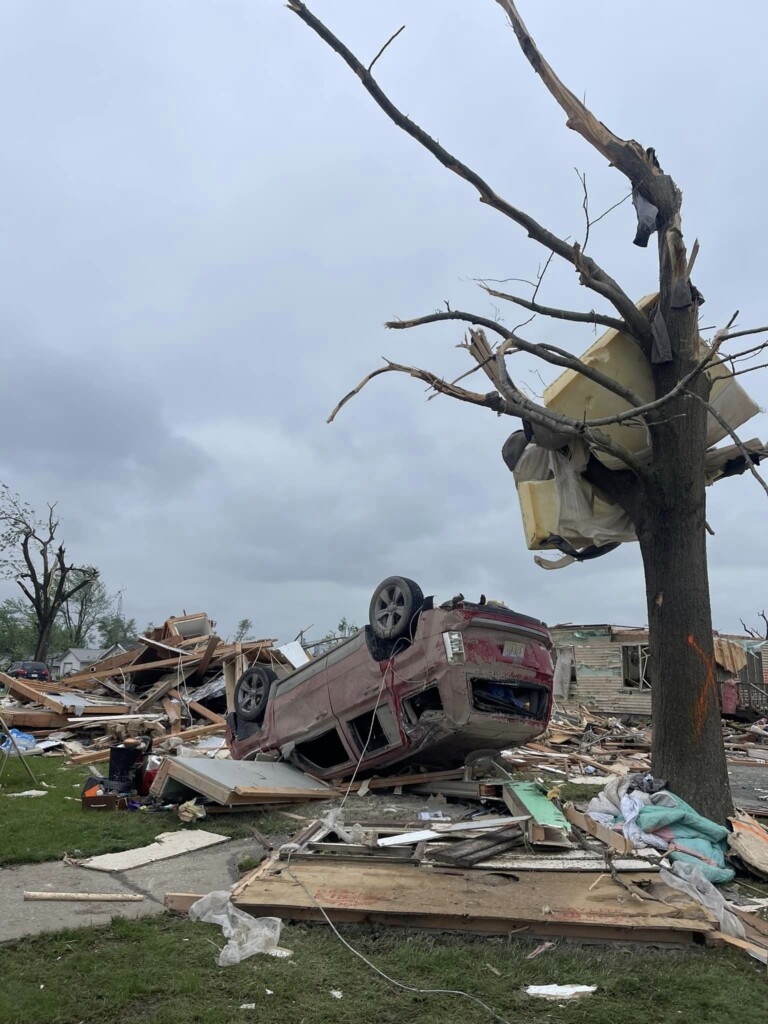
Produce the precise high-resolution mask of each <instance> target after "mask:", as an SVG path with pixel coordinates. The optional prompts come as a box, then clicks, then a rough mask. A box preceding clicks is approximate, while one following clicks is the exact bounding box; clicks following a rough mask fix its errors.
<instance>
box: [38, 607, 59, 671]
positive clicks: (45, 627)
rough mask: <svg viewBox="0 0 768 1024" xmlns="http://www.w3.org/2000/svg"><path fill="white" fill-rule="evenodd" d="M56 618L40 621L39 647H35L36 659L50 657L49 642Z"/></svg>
mask: <svg viewBox="0 0 768 1024" xmlns="http://www.w3.org/2000/svg"><path fill="white" fill-rule="evenodd" d="M54 619H55V616H54V618H53V619H52V618H48V619H45V620H44V621H42V622H39V623H38V627H37V647H36V648H35V657H34V660H35V661H46V659H47V658H48V644H49V643H50V641H51V630H52V629H53V623H54Z"/></svg>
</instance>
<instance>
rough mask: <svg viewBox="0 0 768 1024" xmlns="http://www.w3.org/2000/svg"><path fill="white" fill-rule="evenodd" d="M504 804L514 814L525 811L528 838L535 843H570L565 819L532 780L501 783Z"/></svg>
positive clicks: (566, 844) (564, 844)
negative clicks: (527, 817) (527, 820)
mask: <svg viewBox="0 0 768 1024" xmlns="http://www.w3.org/2000/svg"><path fill="white" fill-rule="evenodd" d="M502 788H503V794H504V803H505V804H506V805H507V807H508V808H509V810H510V812H511V813H512V814H515V815H519V814H527V815H528V816H529V818H530V821H529V822H528V824H527V826H526V830H527V833H528V839H529V841H530V842H531V843H533V844H534V845H536V844H539V843H540V844H542V845H545V846H570V845H571V841H570V840H569V838H568V833H569V832H570V828H569V826H568V821H567V819H566V818H565V816H564V815H563V813H562V811H560V810H559V809H558V808H557V807H555V805H554V804H553V803H552V802H551V800H547V798H546V796H545V794H544V793H542V791H541V790H540V789H539V787H538V786H537V785H536V783H535V782H504V783H502Z"/></svg>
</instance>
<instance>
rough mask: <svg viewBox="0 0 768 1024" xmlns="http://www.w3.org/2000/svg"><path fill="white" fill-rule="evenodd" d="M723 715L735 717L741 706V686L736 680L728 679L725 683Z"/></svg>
mask: <svg viewBox="0 0 768 1024" xmlns="http://www.w3.org/2000/svg"><path fill="white" fill-rule="evenodd" d="M722 700H723V714H724V715H733V714H735V712H736V708H737V707H738V704H739V684H738V682H737V681H736V680H735V679H726V680H725V682H724V683H723V697H722Z"/></svg>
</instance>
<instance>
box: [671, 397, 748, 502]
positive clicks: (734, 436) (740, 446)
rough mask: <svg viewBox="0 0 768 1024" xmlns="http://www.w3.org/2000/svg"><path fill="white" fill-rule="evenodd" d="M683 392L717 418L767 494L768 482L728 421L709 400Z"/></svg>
mask: <svg viewBox="0 0 768 1024" xmlns="http://www.w3.org/2000/svg"><path fill="white" fill-rule="evenodd" d="M685 394H686V395H688V397H689V398H695V399H696V401H697V402H701V404H702V405H705V406H706V407H707V411H708V412H709V414H710V416H713V417H714V418H715V419H716V420H717V422H718V423H719V424H720V426H721V427H722V428H723V430H725V431H726V433H728V434H729V435H730V437H731V439H732V441H733V443H734V444H735V445H736V447H737V448H738V449H739V451H740V452H741V454H742V455H743V456H744V461H745V464H746V468H747V469H748V470H749V472H750V473H751V474H752V476H753V477H754V478H755V480H757V482H758V483H759V484H760V486H761V487H762V488H763V490H764V491H765V493H766V494H768V483H766V481H765V480H764V479H763V478H762V476H761V475H760V474H759V473H758V471H757V470H756V469H755V463H754V460H753V458H752V452H750V450H749V448H747V446H746V445H745V444H744V442H743V441H742V440H741V438H740V437H739V435H738V434H737V433H736V431H735V430H733V428H732V427H731V426H730V424H729V423H728V421H727V420H726V419H724V418H723V417H722V416H721V415H720V413H719V412H718V411H717V409H715V407H714V406H713V405H712V404H711V403H710V402H708V401H707V400H706V399H705V398H702V397H701V396H700V395H697V394H695V393H694V392H693V391H686V392H685Z"/></svg>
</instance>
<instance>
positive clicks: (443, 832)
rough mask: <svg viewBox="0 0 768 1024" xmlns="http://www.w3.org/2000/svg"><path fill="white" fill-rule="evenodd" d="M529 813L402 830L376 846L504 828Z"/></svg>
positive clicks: (518, 821)
mask: <svg viewBox="0 0 768 1024" xmlns="http://www.w3.org/2000/svg"><path fill="white" fill-rule="evenodd" d="M529 820H530V815H527V814H524V815H521V816H519V817H516V818H510V817H505V818H475V819H474V820H473V821H457V822H454V823H453V824H451V825H442V826H440V825H436V826H435V827H434V828H424V829H419V830H418V831H416V832H402V833H401V834H400V835H394V836H384V837H382V838H381V839H379V840H377V842H376V845H377V846H403V845H408V844H412V843H420V842H423V841H424V840H429V839H442V838H443V837H444V836H448V835H451V833H455V832H458V833H463V834H464V835H468V834H470V833H475V832H480V833H482V832H483V831H484V830H485V829H499V828H506V827H508V826H510V825H519V824H520V822H523V821H529Z"/></svg>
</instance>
